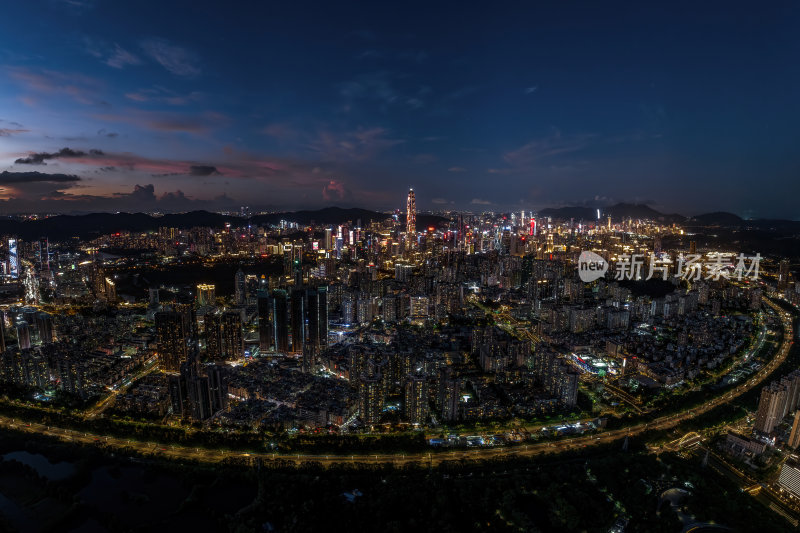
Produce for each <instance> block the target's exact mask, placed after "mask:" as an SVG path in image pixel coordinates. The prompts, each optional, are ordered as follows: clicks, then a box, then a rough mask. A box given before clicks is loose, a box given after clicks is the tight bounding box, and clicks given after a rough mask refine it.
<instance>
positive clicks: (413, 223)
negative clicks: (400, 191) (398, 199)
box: [406, 189, 417, 242]
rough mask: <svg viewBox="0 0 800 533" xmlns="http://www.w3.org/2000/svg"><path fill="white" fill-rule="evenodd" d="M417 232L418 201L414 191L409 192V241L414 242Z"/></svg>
mask: <svg viewBox="0 0 800 533" xmlns="http://www.w3.org/2000/svg"><path fill="white" fill-rule="evenodd" d="M416 232H417V199H416V196H415V195H414V189H409V190H408V201H407V202H406V233H407V234H408V239H409V241H411V242H413V241H414V240H415V239H414V234H415V233H416Z"/></svg>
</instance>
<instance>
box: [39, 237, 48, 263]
mask: <svg viewBox="0 0 800 533" xmlns="http://www.w3.org/2000/svg"><path fill="white" fill-rule="evenodd" d="M39 268H40V269H42V270H47V269H48V268H50V247H49V246H48V243H47V237H42V238H40V239H39Z"/></svg>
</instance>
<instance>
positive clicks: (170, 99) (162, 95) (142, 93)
mask: <svg viewBox="0 0 800 533" xmlns="http://www.w3.org/2000/svg"><path fill="white" fill-rule="evenodd" d="M202 97H203V93H201V92H199V91H192V92H189V93H187V94H178V93H176V92H175V91H171V90H169V89H167V88H165V87H161V86H159V85H155V86H153V87H152V88H149V89H139V90H138V91H135V92H130V93H125V98H127V99H128V100H133V101H134V102H141V103H144V102H155V103H160V104H169V105H174V106H182V105H187V104H190V103H192V102H198V101H200V100H201V99H202Z"/></svg>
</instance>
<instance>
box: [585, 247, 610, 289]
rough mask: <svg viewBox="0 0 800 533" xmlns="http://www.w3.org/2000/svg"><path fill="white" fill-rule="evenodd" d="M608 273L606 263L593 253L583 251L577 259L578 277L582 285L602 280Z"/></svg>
mask: <svg viewBox="0 0 800 533" xmlns="http://www.w3.org/2000/svg"><path fill="white" fill-rule="evenodd" d="M607 271H608V263H607V262H606V260H605V259H603V258H602V257H601V256H599V255H597V254H596V253H594V252H590V251H588V250H584V251H583V252H581V255H580V257H578V276H579V277H580V278H581V281H583V282H584V283H589V282H591V281H594V280H596V279H600V278H602V277H603V276H604V275H605V273H606V272H607Z"/></svg>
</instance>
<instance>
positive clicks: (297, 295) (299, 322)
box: [291, 289, 306, 353]
mask: <svg viewBox="0 0 800 533" xmlns="http://www.w3.org/2000/svg"><path fill="white" fill-rule="evenodd" d="M305 303H306V299H305V291H304V290H302V289H294V290H293V291H292V306H291V307H292V351H293V352H295V353H303V345H304V344H305V342H306V312H305Z"/></svg>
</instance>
